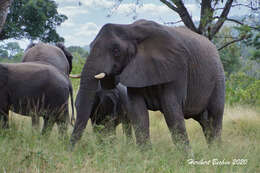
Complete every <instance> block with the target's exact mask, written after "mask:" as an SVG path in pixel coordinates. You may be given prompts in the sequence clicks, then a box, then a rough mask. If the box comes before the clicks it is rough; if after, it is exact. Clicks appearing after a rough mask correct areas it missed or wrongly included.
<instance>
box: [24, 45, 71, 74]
mask: <svg viewBox="0 0 260 173" xmlns="http://www.w3.org/2000/svg"><path fill="white" fill-rule="evenodd" d="M22 62H41V63H47V64H51V65H53V66H54V67H56V68H57V69H58V70H60V71H61V72H63V73H65V74H67V75H69V72H70V65H69V62H68V60H67V58H66V56H65V54H64V53H63V51H62V50H61V49H60V48H58V47H56V46H52V45H49V44H45V43H38V44H36V45H35V46H32V47H31V48H28V49H27V50H26V51H25V53H24V56H23V59H22Z"/></svg>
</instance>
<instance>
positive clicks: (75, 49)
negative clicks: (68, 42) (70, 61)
mask: <svg viewBox="0 0 260 173" xmlns="http://www.w3.org/2000/svg"><path fill="white" fill-rule="evenodd" d="M68 51H69V52H70V53H72V54H73V56H76V57H78V56H80V57H82V58H87V56H88V51H86V50H85V49H84V48H82V47H80V46H70V47H68Z"/></svg>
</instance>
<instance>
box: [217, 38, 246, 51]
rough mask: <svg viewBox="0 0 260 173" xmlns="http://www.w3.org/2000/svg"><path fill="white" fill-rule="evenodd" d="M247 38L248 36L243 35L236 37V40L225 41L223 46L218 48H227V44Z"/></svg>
mask: <svg viewBox="0 0 260 173" xmlns="http://www.w3.org/2000/svg"><path fill="white" fill-rule="evenodd" d="M246 38H248V36H246V35H242V36H241V37H240V38H237V39H234V40H232V41H230V42H227V43H225V44H224V45H223V46H221V47H220V48H218V50H221V49H223V48H225V47H227V46H229V45H231V44H233V43H236V42H239V41H242V40H244V39H246Z"/></svg>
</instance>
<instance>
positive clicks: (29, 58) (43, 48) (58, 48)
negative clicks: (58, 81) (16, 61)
mask: <svg viewBox="0 0 260 173" xmlns="http://www.w3.org/2000/svg"><path fill="white" fill-rule="evenodd" d="M72 59H73V56H72V55H71V53H70V52H69V51H68V50H67V49H66V48H65V46H64V45H63V44H62V43H56V45H55V46H54V45H50V44H46V43H42V42H40V43H37V44H36V43H31V44H30V45H29V46H28V47H27V48H26V50H25V53H24V56H23V59H22V62H35V63H40V64H50V65H53V66H54V67H56V68H57V69H58V70H60V71H61V72H62V73H64V74H66V75H69V74H70V72H71V70H72ZM72 119H73V121H74V117H72ZM32 123H33V124H34V126H35V127H37V126H39V117H32Z"/></svg>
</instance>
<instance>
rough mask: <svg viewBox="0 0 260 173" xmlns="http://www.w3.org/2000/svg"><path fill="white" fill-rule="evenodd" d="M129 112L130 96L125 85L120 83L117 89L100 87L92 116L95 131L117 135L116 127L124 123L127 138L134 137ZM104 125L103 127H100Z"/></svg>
mask: <svg viewBox="0 0 260 173" xmlns="http://www.w3.org/2000/svg"><path fill="white" fill-rule="evenodd" d="M127 114H128V98H127V89H126V87H125V86H123V85H121V84H118V85H117V87H116V88H115V89H111V90H104V89H101V88H100V89H99V90H98V91H97V93H96V97H95V106H94V107H93V110H92V114H91V116H90V119H91V123H92V125H93V130H94V132H96V133H97V132H100V133H102V134H104V135H115V134H116V127H117V126H118V125H119V124H120V123H122V127H123V133H124V134H125V135H126V137H127V140H130V139H131V138H132V128H131V125H130V120H129V119H128V117H127ZM100 126H102V128H99V127H100Z"/></svg>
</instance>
